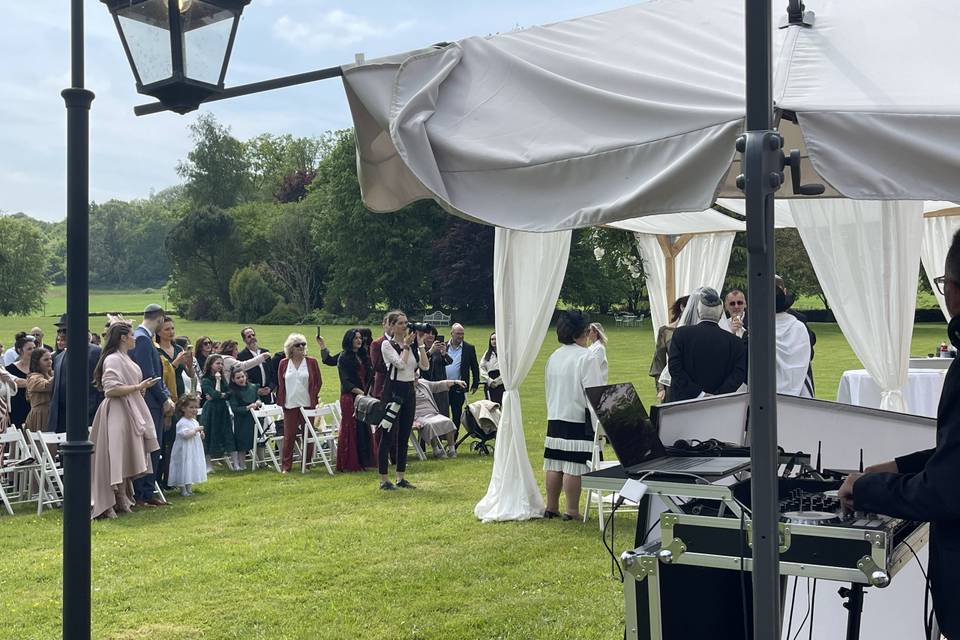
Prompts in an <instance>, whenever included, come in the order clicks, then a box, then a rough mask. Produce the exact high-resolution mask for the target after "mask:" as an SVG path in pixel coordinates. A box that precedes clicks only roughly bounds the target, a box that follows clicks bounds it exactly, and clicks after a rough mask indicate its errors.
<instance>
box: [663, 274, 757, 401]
mask: <svg viewBox="0 0 960 640" xmlns="http://www.w3.org/2000/svg"><path fill="white" fill-rule="evenodd" d="M698 293H699V301H698V302H697V305H698V307H697V310H698V313H699V317H700V322H699V323H698V324H695V325H691V326H686V327H679V328H677V330H676V331H675V332H674V333H673V340H672V341H671V342H670V357H669V358H668V363H669V364H668V367H669V369H670V378H671V380H670V400H671V401H672V402H676V401H678V400H690V399H693V398H696V397H697V396H699V395H700V394H701V393H709V394H718V393H733V392H734V391H736V390H737V389H739V388H740V385H742V384H743V383H744V382H746V380H747V348H746V345H744V343H743V340H741V339H740V338H738V337H737V336H735V335H734V334H732V333H730V332H729V331H725V330H723V329H721V328H720V327H719V325H718V324H717V322H718V321H719V320H720V318H721V316H722V315H723V304H722V302H721V301H720V296H719V295H717V292H716V291H715V290H713V289H711V288H710V287H704V288H702V289H700V290H699V291H698ZM693 297H694V296H691V299H690V303H693Z"/></svg>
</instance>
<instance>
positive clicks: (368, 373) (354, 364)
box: [337, 351, 373, 394]
mask: <svg viewBox="0 0 960 640" xmlns="http://www.w3.org/2000/svg"><path fill="white" fill-rule="evenodd" d="M359 364H360V363H359V361H358V359H357V358H356V357H354V355H353V354H352V353H350V352H347V351H342V352H341V353H340V355H339V356H338V357H337V373H338V374H340V393H341V394H344V393H350V392H352V391H353V390H354V389H364V392H366V391H365V390H366V389H367V388H368V387H369V386H370V382H371V381H372V380H373V371H372V367H371V366H370V361H369V360H368V361H367V362H365V363H364V367H363V376H362V377H361V376H360V366H359Z"/></svg>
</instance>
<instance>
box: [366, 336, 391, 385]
mask: <svg viewBox="0 0 960 640" xmlns="http://www.w3.org/2000/svg"><path fill="white" fill-rule="evenodd" d="M384 338H385V336H380V337H379V338H377V339H376V340H374V341H373V342H371V343H370V364H372V365H373V388H372V389H371V391H370V395H372V396H373V397H374V398H379V397H380V396H382V395H383V385H384V384H386V382H387V363H386V362H384V360H383V354H382V353H381V352H380V348H381V347H382V346H383V341H384Z"/></svg>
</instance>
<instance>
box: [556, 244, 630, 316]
mask: <svg viewBox="0 0 960 640" xmlns="http://www.w3.org/2000/svg"><path fill="white" fill-rule="evenodd" d="M643 292H644V279H643V263H642V261H641V260H640V255H639V253H638V252H637V248H636V243H635V242H634V241H633V236H632V235H631V234H630V233H628V232H626V231H621V230H618V229H580V230H576V231H574V232H573V238H572V239H571V240H570V258H569V259H568V261H567V273H566V275H565V277H564V280H563V287H562V288H561V289H560V297H561V299H563V300H564V301H565V302H567V303H568V304H570V305H573V306H575V307H581V308H586V309H594V310H597V311H599V312H601V313H609V312H610V310H611V309H612V308H613V307H614V306H615V305H621V304H626V306H627V308H628V309H630V310H631V311H634V312H636V311H637V310H638V308H639V305H640V301H641V300H642V298H643Z"/></svg>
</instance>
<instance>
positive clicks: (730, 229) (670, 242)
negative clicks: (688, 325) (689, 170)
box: [608, 209, 746, 340]
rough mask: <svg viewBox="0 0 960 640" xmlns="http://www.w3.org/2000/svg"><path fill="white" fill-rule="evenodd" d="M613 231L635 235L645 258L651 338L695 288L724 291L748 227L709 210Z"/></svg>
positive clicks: (636, 221) (630, 223)
mask: <svg viewBox="0 0 960 640" xmlns="http://www.w3.org/2000/svg"><path fill="white" fill-rule="evenodd" d="M608 226H609V227H612V228H615V229H623V230H625V231H631V232H633V234H634V237H635V238H636V242H637V249H638V250H639V251H640V257H641V258H642V259H643V273H644V276H645V278H646V285H647V294H648V296H649V299H650V317H651V319H652V321H653V338H654V340H656V337H657V332H658V331H659V330H660V327H662V326H663V325H665V324H667V323H668V322H670V317H669V313H670V305H672V304H673V301H674V300H676V299H677V298H679V297H681V296H684V295H687V294H689V293H690V292H691V291H693V290H694V289H696V288H697V287H713V288H714V289H716V290H717V291H720V290H721V289H722V288H723V281H724V278H725V277H726V274H727V265H728V264H729V263H730V251H731V249H732V248H733V239H734V236H735V235H736V233H737V232H738V231H744V230H746V225H744V223H742V222H740V221H738V220H735V219H733V218H731V217H729V216H725V215H723V214H722V213H720V212H718V211H714V210H712V209H707V210H706V211H700V212H689V213H674V214H664V215H658V216H644V217H641V218H632V219H630V220H623V221H621V222H614V223H612V224H610V225H608Z"/></svg>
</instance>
